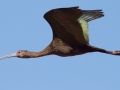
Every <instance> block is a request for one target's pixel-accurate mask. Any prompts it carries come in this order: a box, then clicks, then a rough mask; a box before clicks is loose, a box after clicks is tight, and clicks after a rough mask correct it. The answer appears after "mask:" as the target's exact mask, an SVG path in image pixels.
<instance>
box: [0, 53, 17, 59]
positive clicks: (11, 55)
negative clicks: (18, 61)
mask: <svg viewBox="0 0 120 90" xmlns="http://www.w3.org/2000/svg"><path fill="white" fill-rule="evenodd" d="M11 57H16V53H14V54H10V55H6V56H3V57H0V60H2V59H6V58H11Z"/></svg>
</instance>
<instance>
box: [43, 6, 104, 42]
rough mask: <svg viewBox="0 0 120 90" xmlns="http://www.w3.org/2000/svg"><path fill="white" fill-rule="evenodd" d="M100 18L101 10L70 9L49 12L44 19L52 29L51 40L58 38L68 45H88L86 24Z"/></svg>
mask: <svg viewBox="0 0 120 90" xmlns="http://www.w3.org/2000/svg"><path fill="white" fill-rule="evenodd" d="M102 16H104V15H103V12H101V10H81V9H78V7H70V8H57V9H53V10H50V11H48V12H47V13H46V14H45V15H44V18H45V19H46V20H47V21H48V23H49V24H50V26H51V28H52V31H53V38H56V37H58V38H60V39H62V40H64V42H67V43H68V44H73V43H75V44H89V35H88V22H89V21H91V20H94V19H97V18H100V17H102Z"/></svg>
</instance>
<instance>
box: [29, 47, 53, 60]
mask: <svg viewBox="0 0 120 90" xmlns="http://www.w3.org/2000/svg"><path fill="white" fill-rule="evenodd" d="M52 52H53V50H52V49H51V48H50V47H47V48H45V49H44V50H42V51H39V52H30V53H29V56H30V58H35V57H42V56H46V55H50V54H52Z"/></svg>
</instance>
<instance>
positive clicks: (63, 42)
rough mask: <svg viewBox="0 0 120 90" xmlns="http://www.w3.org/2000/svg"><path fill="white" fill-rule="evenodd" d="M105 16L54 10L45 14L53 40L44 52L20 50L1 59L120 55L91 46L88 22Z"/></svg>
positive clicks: (100, 13) (61, 9) (86, 11)
mask: <svg viewBox="0 0 120 90" xmlns="http://www.w3.org/2000/svg"><path fill="white" fill-rule="evenodd" d="M103 16H104V14H103V12H102V10H81V9H79V7H69V8H57V9H52V10H50V11H48V12H47V13H45V14H44V18H45V19H46V21H47V22H48V23H49V24H50V26H51V28H52V31H53V40H52V41H51V43H50V44H49V45H48V46H47V47H46V48H45V49H44V50H42V51H40V52H30V51H27V50H19V51H17V52H16V53H14V54H10V55H7V56H3V57H1V58H0V59H4V58H9V57H19V58H35V57H41V56H46V55H51V54H55V55H58V56H62V57H65V56H75V55H81V54H85V53H89V52H102V53H106V54H111V55H120V51H108V50H105V49H102V48H98V47H95V46H92V45H90V44H89V35H88V22H89V21H92V20H94V19H98V18H101V17H103Z"/></svg>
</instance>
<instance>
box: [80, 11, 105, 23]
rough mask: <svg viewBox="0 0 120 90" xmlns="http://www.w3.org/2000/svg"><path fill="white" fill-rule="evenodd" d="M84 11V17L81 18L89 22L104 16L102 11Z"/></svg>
mask: <svg viewBox="0 0 120 90" xmlns="http://www.w3.org/2000/svg"><path fill="white" fill-rule="evenodd" d="M82 11H83V15H82V16H81V17H80V18H82V19H84V20H86V21H87V22H89V21H91V20H94V19H98V18H100V17H103V16H104V14H103V12H102V10H82Z"/></svg>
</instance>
